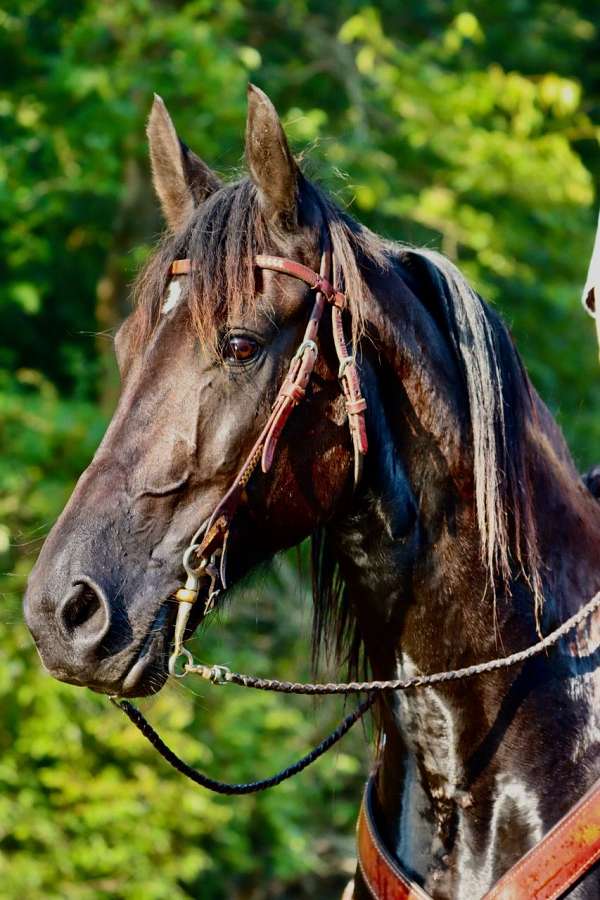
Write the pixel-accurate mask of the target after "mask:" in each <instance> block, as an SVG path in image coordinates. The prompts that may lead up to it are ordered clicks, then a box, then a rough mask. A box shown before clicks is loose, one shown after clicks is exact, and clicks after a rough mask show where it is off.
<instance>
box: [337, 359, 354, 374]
mask: <svg viewBox="0 0 600 900" xmlns="http://www.w3.org/2000/svg"><path fill="white" fill-rule="evenodd" d="M353 364H354V355H351V356H344V357H343V358H342V359H341V360H340V367H339V369H338V378H343V377H344V375H345V374H346V369H347V368H348V366H351V365H353Z"/></svg>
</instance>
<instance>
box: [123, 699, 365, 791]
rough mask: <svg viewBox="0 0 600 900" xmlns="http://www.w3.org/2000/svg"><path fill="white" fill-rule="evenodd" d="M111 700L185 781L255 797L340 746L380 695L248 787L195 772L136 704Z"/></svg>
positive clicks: (250, 782)
mask: <svg viewBox="0 0 600 900" xmlns="http://www.w3.org/2000/svg"><path fill="white" fill-rule="evenodd" d="M110 699H111V702H112V703H114V705H115V706H118V707H119V709H122V710H123V712H124V713H125V715H126V716H127V717H128V718H129V719H130V720H131V721H132V722H133V724H134V725H135V726H136V728H138V729H139V730H140V731H141V733H142V734H143V735H144V737H145V738H146V739H147V740H148V741H150V743H151V744H152V746H153V747H154V749H155V750H157V751H158V752H159V753H160V755H161V756H162V757H163V759H165V760H166V761H167V762H168V763H169V765H171V766H173V768H174V769H177V771H178V772H181V774H182V775H185V777H186V778H189V779H190V780H191V781H193V782H195V784H199V785H200V786H201V787H203V788H207V790H209V791H213V792H214V793H215V794H228V795H232V794H233V795H235V794H237V795H239V794H255V793H256V792H257V791H266V790H267V789H268V788H272V787H275V786H276V785H278V784H281V782H282V781H287V779H288V778H292V776H294V775H297V774H298V772H301V771H302V770H303V769H306V767H307V766H310V765H311V764H312V763H314V762H315V760H317V759H318V758H319V757H320V756H323V754H324V753H327V751H328V750H330V749H331V747H333V745H334V744H337V742H338V741H340V740H341V739H342V738H343V737H344V735H345V734H347V733H348V732H349V731H350V729H351V728H352V726H353V725H354V724H355V723H356V722H358V720H359V719H362V717H363V716H364V714H365V713H366V712H367V710H368V709H370V708H371V706H373V704H374V703H375V700H376V699H377V694H375V693H374V694H370V695H369V696H368V697H367V699H366V700H363V701H362V703H359V705H358V706H357V707H356V709H355V710H354V711H353V712H351V713H350V714H349V715H347V716H346V718H345V719H344V720H343V721H342V722H341V723H340V724H339V725H338V727H337V728H336V729H335V731H332V732H331V734H329V735H327V737H326V738H325V739H324V740H322V741H321V743H320V744H318V745H317V746H316V747H315V748H314V749H313V750H311V751H310V753H307V754H306V755H305V756H303V757H302V758H301V759H299V760H298V761H297V762H295V763H294V764H293V765H291V766H288V767H287V768H286V769H282V771H281V772H278V773H277V774H276V775H272V776H271V777H270V778H263V779H262V780H260V781H249V782H247V783H245V784H244V783H242V784H229V783H228V782H226V781H217V780H216V779H214V778H209V776H208V775H204V774H203V773H202V772H199V771H198V770H197V769H194V768H193V767H192V766H190V765H188V764H187V763H186V762H184V761H183V760H182V759H181V758H180V757H179V756H177V754H176V753H174V752H173V751H172V750H171V748H170V747H168V746H167V745H166V744H165V742H164V741H163V739H162V738H161V737H160V735H159V734H157V732H156V731H155V730H154V728H153V727H152V725H151V724H150V722H148V720H147V719H146V718H145V716H144V715H143V714H142V713H141V712H140V710H139V709H138V708H137V707H136V706H134V705H133V703H130V702H129V701H128V700H119V699H117V698H116V697H111V698H110Z"/></svg>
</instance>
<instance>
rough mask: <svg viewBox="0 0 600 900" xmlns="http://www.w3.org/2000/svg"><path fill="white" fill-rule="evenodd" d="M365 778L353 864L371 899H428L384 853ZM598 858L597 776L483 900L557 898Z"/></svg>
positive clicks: (599, 805)
mask: <svg viewBox="0 0 600 900" xmlns="http://www.w3.org/2000/svg"><path fill="white" fill-rule="evenodd" d="M374 792H375V779H374V777H373V776H371V778H369V781H368V782H367V786H366V789H365V793H364V796H363V802H362V806H361V809H360V814H359V817H358V825H357V838H358V864H359V867H360V871H361V873H362V876H363V878H364V880H365V882H366V884H367V886H368V888H369V890H370V891H371V894H372V896H373V898H374V900H405V898H417V897H418V898H421V900H431V898H430V896H429V894H427V893H426V892H425V891H424V890H423V888H421V887H420V886H419V885H418V884H415V883H414V882H413V881H412V880H411V879H410V878H409V877H408V875H406V873H405V872H403V871H402V869H401V867H400V865H399V864H398V863H397V862H396V860H394V859H393V858H392V857H391V855H390V854H389V853H388V851H387V849H386V848H385V845H384V843H383V841H382V839H381V837H380V835H379V834H378V832H377V826H376V823H375V819H374V815H373V803H374ZM599 859H600V780H598V781H597V782H596V783H595V784H594V785H593V786H592V787H591V788H590V790H589V791H588V792H587V793H586V794H585V795H584V796H583V797H582V798H581V800H579V802H578V803H576V804H575V806H574V807H573V808H572V809H571V810H570V811H569V812H568V813H567V814H566V815H565V816H563V818H562V819H561V820H560V821H559V822H557V824H556V825H555V826H554V828H552V829H551V830H550V831H549V832H548V834H547V835H546V836H545V837H544V838H542V840H541V841H540V842H539V843H538V844H536V845H535V847H532V849H531V850H530V851H529V852H528V853H526V854H525V856H523V857H522V859H520V860H519V862H518V863H516V865H514V866H513V867H512V868H511V869H509V870H508V872H506V874H505V875H503V876H502V878H500V880H499V881H497V882H496V884H495V885H494V886H493V887H492V888H491V889H490V890H489V891H488V893H487V894H486V895H485V897H484V898H483V900H558V898H559V897H562V896H563V895H564V893H565V892H566V891H567V890H568V889H569V888H570V887H572V885H574V884H575V882H576V881H578V880H579V878H581V877H582V875H584V874H585V873H586V872H588V871H589V870H590V869H591V868H592V866H594V865H595V863H596V862H598V860H599Z"/></svg>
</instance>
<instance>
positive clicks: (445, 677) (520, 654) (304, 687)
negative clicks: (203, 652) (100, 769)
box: [110, 591, 600, 795]
mask: <svg viewBox="0 0 600 900" xmlns="http://www.w3.org/2000/svg"><path fill="white" fill-rule="evenodd" d="M599 608H600V591H599V592H598V593H597V594H595V596H594V597H592V599H591V600H589V601H588V603H586V604H585V606H583V607H582V608H581V609H580V610H579V611H578V612H577V613H575V614H574V615H573V616H571V617H570V618H569V619H567V620H566V621H565V622H563V624H562V625H560V626H559V627H558V628H556V629H555V630H554V631H552V632H550V634H549V635H547V636H546V637H545V638H543V639H542V640H540V641H538V642H537V643H535V644H532V646H531V647H527V648H526V649H525V650H519V651H517V652H516V653H511V654H510V656H503V657H499V658H497V659H492V660H489V661H488V662H484V663H479V664H477V665H474V666H466V667H465V668H463V669H454V670H452V671H448V672H435V673H433V674H432V675H417V676H415V677H414V678H407V679H401V678H396V679H394V680H391V681H350V682H347V683H333V682H330V683H327V684H307V683H303V682H292V681H277V680H276V679H271V678H255V677H254V676H252V675H241V674H240V673H238V672H230V671H229V670H228V669H226V668H224V667H223V666H214V667H212V668H210V667H207V666H195V667H194V666H188V667H187V668H186V671H188V672H194V671H196V672H197V673H198V674H201V675H203V677H205V678H208V679H209V680H211V681H214V682H216V683H219V684H223V683H225V684H238V685H240V686H241V687H249V688H255V689H256V690H259V691H277V692H280V693H285V694H357V693H362V692H365V691H369V696H368V697H367V699H366V700H363V701H362V703H360V704H359V705H358V706H357V707H356V709H355V710H354V712H352V713H350V714H349V715H348V716H346V718H345V719H344V720H343V721H342V722H341V723H340V724H339V725H338V727H337V728H336V729H335V731H332V732H331V734H329V735H328V736H327V737H326V738H324V740H322V741H321V743H320V744H318V745H317V746H316V747H315V748H314V749H313V750H311V751H310V753H307V754H306V755H305V756H303V757H302V758H301V759H299V760H298V761H297V762H295V763H294V764H293V765H291V766H288V767H287V768H286V769H283V770H282V771H281V772H278V773H277V774H276V775H273V776H271V777H270V778H264V779H262V780H260V781H250V782H247V783H245V784H229V783H227V782H224V781H217V780H216V779H214V778H209V777H208V776H207V775H204V774H203V773H202V772H198V771H197V769H194V768H193V767H192V766H190V765H188V764H187V763H186V762H184V761H183V760H182V759H180V757H179V756H177V754H176V753H174V752H173V751H172V750H171V748H170V747H168V746H167V745H166V744H165V742H164V741H163V740H162V738H161V737H160V735H158V734H157V732H156V731H155V730H154V728H153V727H152V725H150V723H149V722H148V720H147V719H146V718H145V717H144V715H143V714H142V713H141V712H140V710H139V709H137V707H135V706H134V705H133V704H132V703H130V702H129V701H128V700H120V699H118V698H116V697H111V698H110V699H111V702H112V703H114V705H115V706H118V707H119V709H121V710H122V711H123V712H124V713H125V715H126V716H127V717H128V718H129V719H130V720H131V722H133V724H134V725H135V726H136V728H138V729H139V731H141V733H142V734H143V735H144V737H145V738H146V739H147V740H148V741H149V742H150V743H151V744H152V746H153V747H154V748H155V750H157V751H158V753H160V755H161V756H162V757H163V759H165V760H166V761H167V762H168V763H169V765H171V766H173V768H174V769H177V771H178V772H181V774H182V775H185V776H186V778H189V779H190V780H191V781H193V782H195V784H199V785H200V786H201V787H204V788H207V789H208V790H209V791H214V792H215V793H217V794H228V795H235V794H237V795H239V794H253V793H256V792H257V791H265V790H267V789H268V788H271V787H275V786H276V785H278V784H281V782H282V781H286V780H287V779H288V778H292V776H293V775H296V774H298V772H301V771H302V770H303V769H306V768H307V766H310V765H311V764H312V763H313V762H315V760H317V759H318V758H319V757H320V756H322V755H323V754H324V753H326V752H327V751H328V750H329V749H330V748H331V747H333V746H334V744H337V742H338V741H339V740H341V739H342V738H343V737H344V735H345V734H347V732H348V731H350V729H351V728H352V726H353V725H354V724H355V723H356V722H358V720H359V719H361V718H362V717H363V716H364V714H365V713H366V712H367V711H368V710H369V709H370V708H371V706H373V704H374V703H375V700H376V699H377V696H378V694H380V693H382V692H384V691H407V690H409V689H411V688H419V687H429V686H431V685H434V684H441V683H443V682H448V681H458V680H461V679H464V678H472V677H474V676H475V675H482V674H484V673H486V672H493V671H497V670H498V669H508V668H510V667H511V666H516V665H518V664H519V663H522V662H526V661H527V660H529V659H532V658H533V657H534V656H539V655H540V654H541V653H543V652H544V651H545V650H548V649H549V648H550V647H553V646H554V645H555V644H557V643H558V641H559V640H560V639H561V638H563V637H565V636H566V635H567V634H568V633H569V632H570V631H572V630H573V629H574V628H576V627H577V625H580V624H581V623H582V622H583V621H584V620H585V619H587V618H588V617H589V616H591V615H593V614H594V612H596V610H597V609H599Z"/></svg>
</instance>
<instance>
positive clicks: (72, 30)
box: [0, 0, 600, 900]
mask: <svg viewBox="0 0 600 900" xmlns="http://www.w3.org/2000/svg"><path fill="white" fill-rule="evenodd" d="M596 13H597V11H596V10H595V5H594V4H592V3H589V2H585V0H571V2H568V3H566V4H564V3H559V2H554V0H542V2H536V3H534V2H532V0H507V2H506V3H504V4H489V3H487V2H484V0H472V2H468V3H466V2H462V0H449V2H444V3H442V2H440V0H422V2H419V3H416V2H412V0H411V2H405V3H403V4H398V3H397V2H392V0H381V2H379V3H377V4H375V5H367V4H363V3H358V2H354V0H339V2H336V3H332V2H327V0H320V2H318V3H317V2H315V0H268V2H264V0H261V2H258V0H249V2H244V3H242V2H241V0H239V2H238V0H223V2H221V3H215V2H213V0H195V2H187V3H186V2H183V3H174V2H168V0H165V2H161V3H158V2H151V0H118V2H115V3H102V2H100V0H83V2H81V3H78V4H74V3H70V2H67V0H44V2H42V0H21V2H19V3H17V2H15V0H8V2H7V3H5V4H4V7H3V9H2V11H1V12H0V56H1V58H2V60H3V80H2V86H1V89H0V136H1V148H2V149H1V150H0V224H1V227H0V247H1V252H0V275H1V277H0V315H1V317H2V329H1V333H0V571H2V573H3V574H2V575H0V590H1V591H2V603H3V607H2V613H1V614H0V641H1V645H2V659H1V661H0V704H1V709H2V721H3V728H2V729H1V730H0V785H1V790H0V883H1V884H2V887H1V888H0V893H1V894H2V896H6V897H8V898H17V897H20V896H26V897H28V898H30V897H31V898H42V897H44V898H53V897H56V898H74V900H80V898H81V900H87V898H103V897H123V898H138V897H140V898H141V897H149V898H162V897H169V898H177V897H181V898H184V897H202V898H205V900H213V898H214V900H221V898H240V900H242V898H244V900H246V898H248V900H249V898H263V897H265V898H267V897H299V898H300V897H314V896H317V895H318V896H321V897H336V896H339V893H340V888H341V885H342V884H343V881H344V877H345V875H344V873H345V872H346V873H347V872H348V871H350V870H351V859H352V853H353V849H352V840H353V838H352V830H353V819H354V816H355V813H356V808H357V805H358V800H359V795H360V784H361V779H362V777H363V775H364V773H365V771H366V765H367V762H366V757H367V754H366V752H365V742H364V740H363V739H362V736H361V735H360V734H359V735H357V736H355V737H354V739H353V740H352V741H351V742H350V743H346V744H345V746H344V747H343V748H342V749H341V750H340V751H339V752H338V753H337V754H334V755H332V756H331V757H330V758H328V759H324V760H322V761H321V762H320V763H319V764H318V766H317V767H316V768H315V769H314V770H311V771H310V772H307V773H304V775H302V776H300V778H299V779H298V780H295V781H293V782H291V783H289V784H286V785H283V786H281V787H280V788H278V789H277V790H276V791H274V792H273V793H271V794H268V795H265V796H261V797H257V798H239V799H233V800H230V799H225V800H223V799H220V798H214V797H212V796H209V795H206V794H204V793H203V792H201V791H198V790H194V789H192V788H191V787H188V786H187V785H186V784H184V782H183V781H182V780H181V779H180V778H179V777H178V776H177V775H175V774H174V773H171V772H169V771H168V770H167V769H166V768H165V767H164V766H163V765H162V763H161V762H160V761H159V760H158V759H157V758H156V757H155V755H154V754H153V753H152V751H151V750H150V749H149V748H148V747H146V746H144V744H143V743H142V742H141V739H140V738H139V737H138V735H137V734H136V733H134V732H133V731H132V729H131V728H130V726H129V725H128V723H127V722H126V721H125V720H124V719H121V718H120V717H119V716H118V715H117V713H116V711H114V710H113V709H112V708H107V704H106V701H105V700H104V699H102V698H99V697H96V696H94V695H92V694H90V693H89V692H82V691H77V690H76V689H74V688H70V687H68V686H64V685H59V684H57V683H55V682H53V681H51V680H50V679H49V678H48V677H46V676H45V675H44V674H43V672H42V671H41V670H40V667H39V663H38V660H37V657H36V655H35V651H34V650H33V648H32V646H31V642H30V639H29V638H28V636H27V634H26V632H25V629H24V627H23V626H22V624H21V613H20V597H21V594H22V590H23V586H24V582H25V578H26V576H27V572H28V571H29V569H30V566H31V564H32V562H33V560H34V557H35V553H36V551H37V548H38V547H39V544H40V542H41V540H42V538H43V535H44V534H45V533H46V532H47V530H48V529H49V527H50V525H51V523H52V521H53V519H54V518H55V516H56V515H57V513H58V512H59V510H60V508H61V507H62V505H63V504H64V502H65V501H66V499H67V497H68V494H69V492H70V490H71V488H72V484H73V482H74V479H75V478H76V476H77V475H78V473H79V472H80V471H81V470H82V469H83V468H84V467H85V465H86V464H87V462H88V460H89V458H90V456H91V454H92V452H93V450H94V447H95V446H96V445H97V443H98V441H99V438H100V436H101V433H102V430H103V428H104V426H105V422H106V413H104V412H102V413H100V412H99V411H98V398H99V397H102V398H103V401H104V406H105V407H106V406H107V405H108V406H109V405H110V398H111V397H112V388H111V381H110V379H111V377H112V376H111V375H109V374H107V360H108V358H109V357H110V354H111V342H110V337H111V332H112V329H113V328H114V326H115V325H116V323H117V322H118V320H119V319H120V318H121V317H122V315H123V314H124V312H125V311H126V308H127V303H126V295H127V285H128V283H129V282H130V281H131V279H132V277H133V274H134V272H135V270H136V268H137V267H138V265H139V264H140V262H141V261H142V260H143V258H144V256H145V254H146V253H147V252H148V250H149V249H150V247H151V246H152V244H153V242H154V240H155V238H156V236H157V234H158V232H159V230H160V228H161V223H160V221H159V219H158V215H157V209H156V205H155V203H154V200H153V198H152V195H151V188H150V182H149V177H148V171H147V164H146V145H145V139H144V124H145V119H146V116H147V112H148V110H149V107H150V103H151V98H152V92H153V91H157V92H159V93H160V94H161V95H162V96H163V97H164V98H165V100H166V102H167V103H168V105H169V108H170V109H171V112H172V114H173V116H174V118H175V120H176V123H177V127H178V129H179V131H180V134H181V135H182V137H183V138H184V139H185V140H186V141H189V142H190V143H191V144H192V146H193V147H194V149H195V150H196V151H197V152H198V153H200V154H201V155H202V156H203V157H204V158H205V159H206V160H207V161H209V162H210V163H211V164H212V165H213V166H214V167H215V168H216V169H217V170H218V171H220V172H221V173H223V174H225V175H226V176H229V175H232V174H234V173H235V172H236V170H237V169H238V167H239V166H240V163H241V159H242V153H243V144H242V136H243V129H244V118H245V106H246V104H245V85H246V82H247V81H248V80H249V79H252V80H255V81H257V82H258V83H259V84H260V85H261V86H262V87H264V88H265V89H266V90H267V91H268V92H269V94H270V95H271V96H272V98H273V100H274V101H275V103H276V104H277V106H278V108H279V110H280V112H281V113H282V115H283V116H284V119H285V121H286V125H287V128H288V132H289V134H290V136H291V138H292V140H293V142H294V145H295V147H296V149H297V151H298V152H300V153H301V154H302V156H303V157H304V165H305V167H306V168H307V170H308V171H309V172H310V173H312V174H313V175H316V176H318V178H319V179H320V180H321V181H323V182H324V183H325V184H326V185H327V186H328V187H329V188H330V189H331V190H332V191H333V192H334V193H335V195H336V196H337V197H338V199H339V201H340V202H342V203H345V204H349V205H350V208H351V210H352V211H353V212H354V213H355V214H356V215H357V216H358V217H359V218H361V219H362V220H363V221H365V222H366V223H367V224H368V225H369V226H370V227H372V228H374V229H376V230H377V231H379V232H381V233H383V234H385V235H386V236H388V237H392V238H395V239H398V240H406V241H412V242H418V243H427V244H429V245H434V246H440V247H441V248H442V249H443V250H444V251H445V252H446V253H448V254H449V255H450V256H452V257H453V258H454V259H455V260H456V261H457V262H458V263H459V265H461V266H462V267H463V268H464V270H465V271H466V272H467V273H468V275H469V276H470V277H471V278H472V280H473V281H474V283H475V285H476V286H477V287H478V289H479V290H481V291H482V293H483V294H484V295H485V296H487V297H488V298H490V299H491V300H492V301H493V302H494V303H496V304H497V305H498V306H499V307H500V309H501V310H502V312H503V313H504V315H505V316H506V318H507V320H508V321H509V323H510V325H511V327H512V329H513V331H514V334H515V337H516V340H517V343H518V345H519V348H520V349H521V351H522V353H523V355H524V357H525V361H526V363H527V365H528V368H529V370H530V372H531V373H532V376H533V379H534V381H535V383H536V385H537V387H538V389H539V390H540V392H541V393H542V395H543V397H544V398H545V399H546V400H547V402H549V403H550V405H551V407H552V409H553V411H554V412H555V413H557V414H558V415H559V418H560V421H561V424H562V425H563V427H564V428H565V430H566V433H567V436H568V438H569V440H570V444H571V446H572V449H573V451H574V453H575V456H576V458H577V460H578V461H579V462H580V464H581V465H584V464H589V463H592V462H594V461H597V448H598V439H599V437H600V419H599V416H598V392H597V387H596V385H597V368H596V359H595V349H594V339H593V329H592V328H591V327H590V323H588V321H587V320H586V318H585V316H584V315H583V313H582V312H581V311H580V308H579V304H578V298H579V292H580V288H581V285H582V283H583V278H584V274H585V269H586V266H587V262H588V258H589V253H590V250H591V244H592V239H593V228H594V223H595V212H596V210H595V205H596V201H595V199H594V197H595V195H594V184H597V182H598V179H599V177H600V155H599V154H598V142H599V125H598V122H599V111H600V55H599V54H598V52H597V46H598V45H597V40H598V35H597V21H596ZM302 585H303V582H302V580H301V579H299V578H298V574H297V571H296V566H295V563H294V561H293V558H289V559H285V560H283V561H281V563H280V565H279V567H278V568H277V569H276V571H275V572H274V573H271V574H270V575H269V576H266V575H263V576H258V578H257V580H256V582H255V584H254V587H251V589H250V593H249V594H245V595H244V596H243V597H234V599H233V601H232V604H231V612H228V613H224V614H221V615H220V618H219V621H218V623H217V625H216V626H215V627H213V628H212V629H211V630H210V631H209V632H208V634H204V635H202V636H201V637H200V638H199V639H198V653H201V654H202V655H203V656H204V657H206V656H208V657H209V658H210V660H211V661H227V662H230V663H231V664H232V665H234V666H235V667H236V668H239V669H242V670H244V669H245V670H251V671H257V672H262V673H265V674H267V673H269V674H272V673H278V674H280V675H281V676H283V677H286V676H289V677H300V676H302V675H303V674H304V675H305V674H307V664H306V658H307V653H306V636H307V632H308V619H309V614H308V608H307V600H306V596H305V591H304V589H303V587H302ZM196 691H198V692H199V693H198V696H196V693H195V692H196ZM147 706H148V707H149V708H150V710H151V715H152V719H153V721H155V722H156V723H157V724H158V725H159V727H160V728H161V729H162V730H163V731H164V733H165V736H166V737H167V738H168V739H169V740H172V741H173V743H174V744H175V745H176V746H177V747H178V749H179V750H180V751H181V752H182V753H183V754H184V755H185V756H186V757H187V758H189V759H190V761H192V762H196V763H198V764H200V765H202V766H206V767H207V768H208V769H209V770H210V771H212V772H215V773H219V774H220V775H223V776H225V777H228V778H231V779H232V780H237V779H241V780H243V779H246V778H252V777H258V776H260V775H264V774H268V773H270V772H272V771H274V770H275V769H277V768H278V767H281V766H283V765H285V764H287V763H288V762H289V761H290V760H291V759H293V758H295V757H296V756H297V755H298V754H299V753H301V752H303V751H304V750H305V749H306V748H307V747H308V746H309V745H310V744H311V743H314V742H316V741H317V740H318V739H319V738H320V737H321V736H322V734H323V733H324V732H325V730H326V729H327V728H328V727H330V726H331V725H332V724H333V722H334V721H335V719H336V715H338V714H339V713H340V710H339V709H338V710H337V713H336V710H335V709H332V708H331V707H330V706H329V704H326V705H325V706H321V705H319V706H318V707H310V706H309V705H308V703H307V701H302V700H299V701H298V702H297V703H293V704H292V703H290V702H289V701H288V700H282V699H278V698H277V697H268V696H262V695H253V694H251V695H249V696H246V695H243V694H238V693H234V692H231V693H229V692H227V693H226V694H224V693H221V692H219V691H216V690H214V689H213V690H212V691H211V690H210V689H200V688H198V687H197V686H191V685H189V686H186V688H183V687H181V686H180V685H178V686H176V687H169V688H167V689H166V690H165V691H164V692H163V693H162V694H161V695H160V696H159V697H158V698H157V699H155V700H153V701H148V702H147ZM317 885H319V886H318V887H317Z"/></svg>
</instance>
